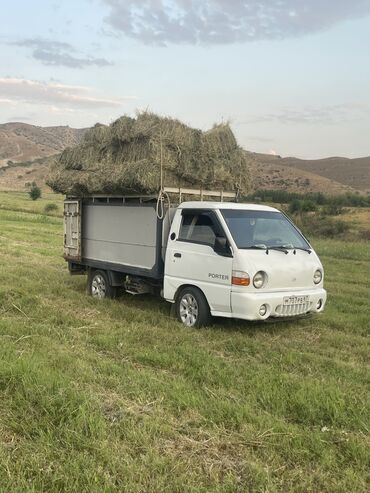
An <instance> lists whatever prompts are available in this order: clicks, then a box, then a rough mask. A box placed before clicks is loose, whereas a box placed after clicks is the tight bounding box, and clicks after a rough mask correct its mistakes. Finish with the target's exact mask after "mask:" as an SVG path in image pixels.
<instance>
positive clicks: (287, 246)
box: [281, 243, 312, 254]
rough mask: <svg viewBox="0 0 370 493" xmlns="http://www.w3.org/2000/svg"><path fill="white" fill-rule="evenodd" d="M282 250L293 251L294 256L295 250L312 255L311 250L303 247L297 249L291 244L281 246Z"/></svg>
mask: <svg viewBox="0 0 370 493" xmlns="http://www.w3.org/2000/svg"><path fill="white" fill-rule="evenodd" d="M281 246H282V247H283V248H287V249H289V250H294V252H293V253H294V254H295V251H296V250H303V251H304V252H307V253H308V254H311V253H312V250H311V249H310V248H304V247H297V246H293V245H292V244H291V243H289V244H287V245H281Z"/></svg>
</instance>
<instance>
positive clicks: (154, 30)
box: [101, 0, 370, 45]
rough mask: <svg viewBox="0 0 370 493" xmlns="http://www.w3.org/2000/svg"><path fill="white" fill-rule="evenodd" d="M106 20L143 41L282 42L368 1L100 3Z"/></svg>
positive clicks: (365, 9) (360, 11) (369, 6)
mask: <svg viewBox="0 0 370 493" xmlns="http://www.w3.org/2000/svg"><path fill="white" fill-rule="evenodd" d="M101 2H103V3H105V4H106V5H108V7H109V8H110V12H109V15H108V16H107V18H106V22H107V23H108V24H109V25H110V26H111V27H112V28H113V29H114V30H116V31H118V32H122V33H123V34H125V35H127V36H130V37H133V38H136V39H138V40H140V41H141V42H143V43H147V44H159V45H161V44H162V45H164V44H167V43H188V44H220V43H235V42H245V41H254V40H259V39H282V38H287V37H292V36H301V35H304V34H307V33H312V32H317V31H320V30H323V29H327V28H329V27H331V26H333V25H335V24H337V23H338V22H341V21H343V20H346V19H351V18H357V17H361V16H363V15H367V14H369V13H370V1H369V0H351V1H350V0H145V1H141V2H138V1H137V0H101Z"/></svg>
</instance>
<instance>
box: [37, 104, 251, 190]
mask: <svg viewBox="0 0 370 493" xmlns="http://www.w3.org/2000/svg"><path fill="white" fill-rule="evenodd" d="M161 162H162V163H163V177H164V180H163V182H164V185H165V186H172V187H174V186H176V187H179V186H182V187H197V188H198V187H199V188H204V189H218V190H221V189H223V190H225V191H226V190H227V191H238V192H241V193H245V192H246V191H247V190H248V188H249V181H250V180H249V172H248V162H249V158H248V157H247V155H246V153H245V152H244V151H243V150H242V149H241V148H240V147H239V146H238V144H237V142H236V139H235V137H234V134H233V132H232V130H231V129H230V127H229V125H227V124H222V125H216V126H214V127H213V128H212V129H211V130H209V131H207V132H202V131H201V130H197V129H193V128H190V127H188V126H186V125H184V124H183V123H181V122H179V121H178V120H174V119H171V118H164V117H159V116H157V115H155V114H153V113H148V112H144V113H139V114H138V115H137V117H136V118H130V117H128V116H123V117H121V118H119V119H118V120H116V121H115V122H114V123H112V124H111V125H109V126H105V125H100V124H97V125H95V126H94V127H93V128H92V129H91V130H89V131H88V132H87V133H86V134H85V136H84V139H83V141H82V143H81V144H80V145H78V146H76V147H73V148H68V149H66V150H65V151H64V152H63V153H62V154H61V156H60V157H59V159H58V160H57V161H56V162H55V163H54V164H53V166H52V168H51V173H50V176H49V178H48V181H47V183H48V185H49V186H50V187H51V188H52V189H53V190H54V191H55V192H60V193H64V194H76V195H88V194H94V193H110V194H113V193H117V194H119V193H157V192H158V190H159V188H160V167H161Z"/></svg>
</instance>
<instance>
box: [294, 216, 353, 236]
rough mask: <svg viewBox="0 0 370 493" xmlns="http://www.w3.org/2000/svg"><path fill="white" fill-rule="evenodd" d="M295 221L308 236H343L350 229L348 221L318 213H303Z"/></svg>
mask: <svg viewBox="0 0 370 493" xmlns="http://www.w3.org/2000/svg"><path fill="white" fill-rule="evenodd" d="M295 222H296V223H297V225H298V226H299V228H300V229H301V230H302V231H303V232H304V233H305V234H307V235H308V236H318V237H322V238H335V237H343V236H344V235H345V233H347V232H348V230H349V225H348V224H347V223H346V222H344V221H340V220H338V219H333V218H331V217H327V216H322V215H318V214H303V215H301V216H300V217H297V219H296V220H295Z"/></svg>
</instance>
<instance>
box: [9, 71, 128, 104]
mask: <svg viewBox="0 0 370 493" xmlns="http://www.w3.org/2000/svg"><path fill="white" fill-rule="evenodd" d="M0 98H4V99H5V100H6V101H8V102H22V103H27V104H38V105H39V104H42V105H48V106H53V107H60V106H62V107H63V108H66V107H67V108H71V109H97V108H119V107H121V106H122V105H123V104H124V102H125V101H126V100H129V99H135V98H132V97H125V98H119V99H118V98H115V99H113V98H112V99H107V98H102V97H98V96H95V95H93V93H92V90H91V89H90V88H88V87H82V86H68V85H64V84H59V83H54V82H53V83H47V82H41V81H35V80H27V79H16V78H0Z"/></svg>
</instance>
